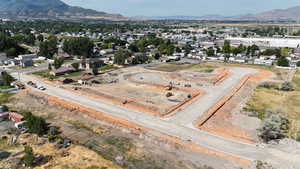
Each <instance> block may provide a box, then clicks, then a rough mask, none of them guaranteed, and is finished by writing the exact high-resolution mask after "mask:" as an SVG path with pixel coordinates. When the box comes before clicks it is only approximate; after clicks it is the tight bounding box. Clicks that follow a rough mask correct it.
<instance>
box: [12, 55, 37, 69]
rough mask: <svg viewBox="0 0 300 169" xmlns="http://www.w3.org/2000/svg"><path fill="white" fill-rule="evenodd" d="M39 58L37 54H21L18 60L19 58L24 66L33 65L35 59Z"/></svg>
mask: <svg viewBox="0 0 300 169" xmlns="http://www.w3.org/2000/svg"><path fill="white" fill-rule="evenodd" d="M36 58H38V57H37V55H36V54H27V55H19V56H18V57H17V58H16V60H19V64H20V66H22V67H27V66H33V65H34V62H33V59H36Z"/></svg>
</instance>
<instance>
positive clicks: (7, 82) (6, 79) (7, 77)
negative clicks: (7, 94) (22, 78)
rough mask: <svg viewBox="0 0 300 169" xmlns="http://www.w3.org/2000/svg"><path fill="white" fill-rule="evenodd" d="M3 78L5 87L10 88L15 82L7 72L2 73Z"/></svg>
mask: <svg viewBox="0 0 300 169" xmlns="http://www.w3.org/2000/svg"><path fill="white" fill-rule="evenodd" d="M1 76H2V79H3V82H2V85H4V86H10V84H11V83H12V82H13V81H14V80H15V79H14V78H13V77H12V76H11V75H10V74H9V73H7V72H5V71H4V72H2V73H1ZM0 85H1V84H0Z"/></svg>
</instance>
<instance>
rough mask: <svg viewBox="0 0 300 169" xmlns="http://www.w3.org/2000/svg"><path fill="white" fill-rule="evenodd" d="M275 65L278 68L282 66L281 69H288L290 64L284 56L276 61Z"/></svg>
mask: <svg viewBox="0 0 300 169" xmlns="http://www.w3.org/2000/svg"><path fill="white" fill-rule="evenodd" d="M277 65H278V66H283V67H289V66H290V62H289V60H288V59H287V58H286V57H284V56H281V57H280V58H279V59H278V60H277Z"/></svg>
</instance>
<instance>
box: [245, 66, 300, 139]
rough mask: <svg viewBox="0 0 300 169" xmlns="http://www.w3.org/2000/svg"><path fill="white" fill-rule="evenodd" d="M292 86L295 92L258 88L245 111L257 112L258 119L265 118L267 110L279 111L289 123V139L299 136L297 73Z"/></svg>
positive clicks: (299, 118) (299, 116)
mask: <svg viewBox="0 0 300 169" xmlns="http://www.w3.org/2000/svg"><path fill="white" fill-rule="evenodd" d="M293 84H294V87H295V89H296V90H295V91H290V92H286V91H280V90H277V89H267V88H263V87H258V88H257V89H256V90H255V92H254V94H253V96H252V98H251V99H250V100H249V101H248V102H247V104H246V107H245V109H246V110H248V111H253V112H257V116H258V117H259V118H260V119H263V118H264V117H265V112H266V111H267V110H281V111H280V112H283V113H284V115H285V116H287V117H288V119H289V121H290V131H289V133H288V136H289V137H292V138H298V137H299V136H300V105H299V102H300V92H299V84H300V83H299V71H298V72H297V73H296V74H295V77H294V80H293Z"/></svg>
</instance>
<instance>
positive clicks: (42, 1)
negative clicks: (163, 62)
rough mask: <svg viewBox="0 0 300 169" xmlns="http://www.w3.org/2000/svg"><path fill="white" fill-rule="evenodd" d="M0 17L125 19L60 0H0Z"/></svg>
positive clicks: (117, 15)
mask: <svg viewBox="0 0 300 169" xmlns="http://www.w3.org/2000/svg"><path fill="white" fill-rule="evenodd" d="M0 17H2V18H94V19H112V20H118V19H120V20H122V19H126V18H125V17H123V16H122V15H119V14H108V13H105V12H98V11H95V10H91V9H85V8H81V7H75V6H69V5H68V4H66V3H64V2H62V1H61V0H0Z"/></svg>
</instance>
